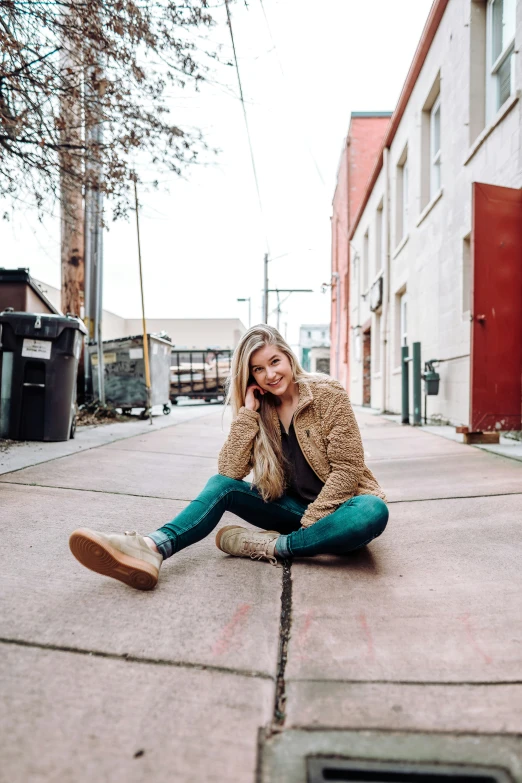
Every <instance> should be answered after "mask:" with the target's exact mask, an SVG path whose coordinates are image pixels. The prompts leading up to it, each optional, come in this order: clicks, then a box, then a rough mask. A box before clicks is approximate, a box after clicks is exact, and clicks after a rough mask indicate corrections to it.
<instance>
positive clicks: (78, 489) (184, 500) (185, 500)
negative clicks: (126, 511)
mask: <svg viewBox="0 0 522 783" xmlns="http://www.w3.org/2000/svg"><path fill="white" fill-rule="evenodd" d="M2 484H10V485H12V486H14V487H38V488H39V489H63V490H68V491H70V492H96V493H98V494H99V495H123V496H124V497H129V498H145V499H146V500H168V501H171V500H175V501H179V502H182V503H190V502H191V501H192V500H193V499H194V498H170V497H165V496H164V495H139V494H138V493H136V492H118V490H115V489H111V490H109V489H93V488H92V487H60V486H57V485H56V484H37V483H36V482H28V481H4V480H3V479H2V478H0V486H1V485H2Z"/></svg>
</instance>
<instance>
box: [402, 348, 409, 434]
mask: <svg viewBox="0 0 522 783" xmlns="http://www.w3.org/2000/svg"><path fill="white" fill-rule="evenodd" d="M401 359H402V417H401V424H409V423H410V412H409V411H410V386H409V383H410V379H409V371H408V363H409V358H408V346H407V345H403V346H402V348H401Z"/></svg>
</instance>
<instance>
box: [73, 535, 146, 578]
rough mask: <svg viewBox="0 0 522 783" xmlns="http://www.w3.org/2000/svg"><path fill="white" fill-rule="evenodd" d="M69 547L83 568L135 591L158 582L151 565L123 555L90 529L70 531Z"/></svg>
mask: <svg viewBox="0 0 522 783" xmlns="http://www.w3.org/2000/svg"><path fill="white" fill-rule="evenodd" d="M69 548H70V550H71V552H72V553H73V555H74V556H75V558H76V559H77V560H78V561H79V562H80V563H81V564H82V565H84V566H85V567H86V568H90V570H91V571H95V572H96V573H97V574H103V576H110V577H112V578H113V579H118V580H119V581H120V582H123V583H124V584H126V585H129V587H134V588H135V589H136V590H152V589H153V588H154V587H156V585H157V583H158V573H157V571H156V569H155V568H154V566H153V565H151V564H150V563H146V562H145V561H143V560H139V559H138V558H137V557H132V556H131V555H125V554H124V553H123V552H120V551H119V550H118V549H115V548H114V547H112V546H111V545H110V544H109V543H107V542H106V541H103V540H102V539H100V538H98V536H97V535H96V534H95V533H94V532H93V531H92V530H86V529H85V528H80V529H79V530H75V531H74V533H71V536H70V538H69Z"/></svg>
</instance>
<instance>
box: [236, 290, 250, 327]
mask: <svg viewBox="0 0 522 783" xmlns="http://www.w3.org/2000/svg"><path fill="white" fill-rule="evenodd" d="M237 301H238V302H248V328H249V329H250V327H251V326H252V317H251V306H250V297H249V296H247V297H243V298H242V299H238V300H237Z"/></svg>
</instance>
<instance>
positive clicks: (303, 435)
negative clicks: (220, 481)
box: [218, 376, 386, 527]
mask: <svg viewBox="0 0 522 783" xmlns="http://www.w3.org/2000/svg"><path fill="white" fill-rule="evenodd" d="M273 416H274V423H275V424H276V425H277V426H276V431H277V432H279V418H278V416H277V412H276V410H275V408H274V409H273ZM259 421H260V416H259V413H257V412H255V411H251V410H248V408H245V407H243V408H240V410H239V413H238V415H237V417H236V418H235V419H234V421H233V422H232V425H231V428H230V432H229V435H228V438H227V440H226V441H225V443H224V445H223V447H222V449H221V451H220V453H219V458H218V470H219V472H220V473H221V474H222V475H223V476H229V477H230V478H234V479H243V478H244V477H245V476H246V475H248V473H250V470H251V467H252V464H251V456H252V449H253V445H254V440H255V438H256V435H257V433H258V432H259ZM293 422H294V429H295V434H296V436H297V440H298V442H299V446H300V447H301V451H302V452H303V454H304V456H305V458H306V461H307V462H308V463H309V465H310V467H311V468H312V470H313V471H314V472H315V473H316V474H317V475H318V476H319V478H320V479H321V481H323V482H324V487H323V488H322V490H321V492H320V493H319V495H318V497H317V498H316V500H314V502H313V503H310V505H309V506H308V507H307V509H306V511H305V513H304V516H303V517H302V519H301V524H302V525H303V527H309V526H310V525H313V523H314V522H317V520H318V519H321V518H322V517H325V516H327V514H331V513H332V512H333V511H335V509H336V508H338V507H339V506H340V505H341V504H342V503H345V502H346V501H347V500H349V499H350V498H351V497H353V496H354V495H377V497H379V498H382V500H384V501H385V502H386V496H385V495H384V493H383V491H382V489H381V488H380V486H379V484H378V483H377V480H376V479H375V476H374V475H373V473H372V472H371V470H369V469H368V468H367V467H366V465H365V464H364V450H363V446H362V442H361V435H360V432H359V427H358V425H357V422H356V420H355V416H354V414H353V411H352V406H351V405H350V400H349V398H348V394H347V393H346V391H345V389H344V388H343V387H342V386H341V384H340V383H339V382H338V381H335V380H333V379H332V378H329V377H327V376H325V377H324V379H323V378H320V379H318V380H315V379H313V380H306V381H303V382H301V383H300V384H299V403H298V405H297V408H296V410H295V413H294V418H293Z"/></svg>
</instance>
